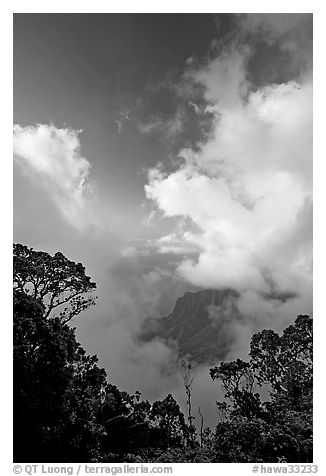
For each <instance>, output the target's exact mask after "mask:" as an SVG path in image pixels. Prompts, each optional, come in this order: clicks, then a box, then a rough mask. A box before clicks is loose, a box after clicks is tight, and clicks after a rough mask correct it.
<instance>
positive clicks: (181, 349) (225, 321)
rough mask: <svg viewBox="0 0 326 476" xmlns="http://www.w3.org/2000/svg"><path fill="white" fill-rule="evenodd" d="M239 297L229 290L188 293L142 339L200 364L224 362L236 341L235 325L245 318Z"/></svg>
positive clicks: (153, 322) (147, 327)
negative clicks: (173, 347) (156, 341)
mask: <svg viewBox="0 0 326 476" xmlns="http://www.w3.org/2000/svg"><path fill="white" fill-rule="evenodd" d="M238 296H239V295H238V293H237V292H236V291H235V290H233V289H229V288H226V289H222V290H215V289H205V290H200V291H196V292H189V291H187V292H185V293H184V295H183V296H182V297H179V298H178V299H177V301H176V303H175V306H174V308H173V310H172V312H171V313H170V314H169V315H167V316H164V317H162V318H159V319H149V320H147V321H146V322H145V325H144V327H143V330H142V334H141V338H142V339H143V340H145V341H150V340H153V339H155V338H159V339H162V340H163V341H164V342H166V343H167V344H168V345H169V344H174V345H176V347H177V350H178V356H179V358H187V359H188V360H189V361H193V362H197V363H199V364H202V363H213V362H214V361H217V360H221V359H223V358H224V357H225V356H226V355H227V353H228V352H229V350H230V347H231V344H232V341H233V339H234V337H233V333H232V326H231V323H232V322H233V321H234V320H239V319H240V318H241V315H240V313H239V310H238V308H237V304H236V303H237V298H238Z"/></svg>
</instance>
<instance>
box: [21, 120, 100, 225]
mask: <svg viewBox="0 0 326 476" xmlns="http://www.w3.org/2000/svg"><path fill="white" fill-rule="evenodd" d="M80 132H81V131H76V130H74V129H60V128H57V127H55V126H54V125H47V124H38V125H36V126H26V127H22V126H20V125H15V126H14V157H15V162H16V163H17V164H18V166H19V167H20V168H22V170H23V171H24V172H25V173H27V174H28V175H29V176H30V177H31V178H32V179H33V180H34V181H35V183H36V184H38V185H40V186H41V187H42V188H43V189H44V190H46V191H47V193H48V194H49V196H50V197H51V199H52V201H53V202H54V203H55V205H56V206H57V207H58V209H59V211H60V212H61V214H62V216H63V217H64V218H65V220H66V221H67V222H68V223H69V224H70V225H72V226H73V227H75V228H77V229H83V228H85V227H86V226H88V225H91V224H94V222H95V217H94V214H93V213H92V212H91V210H90V209H89V202H90V200H91V197H92V188H91V183H90V181H89V172H90V168H91V164H90V162H89V161H88V160H87V159H86V158H85V157H83V156H82V155H81V153H80V141H79V134H80Z"/></svg>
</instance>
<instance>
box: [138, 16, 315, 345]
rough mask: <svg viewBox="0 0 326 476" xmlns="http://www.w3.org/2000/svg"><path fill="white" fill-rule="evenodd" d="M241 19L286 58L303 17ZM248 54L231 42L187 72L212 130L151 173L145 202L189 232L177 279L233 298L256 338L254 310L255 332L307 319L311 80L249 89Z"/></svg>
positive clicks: (181, 239)
mask: <svg viewBox="0 0 326 476" xmlns="http://www.w3.org/2000/svg"><path fill="white" fill-rule="evenodd" d="M249 19H250V21H251V23H250V25H248V23H247V24H246V25H245V26H246V27H247V28H249V27H250V28H252V30H255V31H256V30H257V28H258V25H260V27H261V28H267V27H268V29H269V31H270V32H271V35H272V33H273V38H275V41H276V38H277V41H280V42H283V43H281V44H282V45H283V46H284V48H285V49H287V51H288V52H290V53H291V52H292V50H291V49H289V47H288V41H289V38H290V36H289V35H290V33H291V35H292V34H294V33H293V31H295V32H296V33H297V28H298V25H299V24H300V25H301V23H300V22H301V21H302V18H301V17H300V18H299V20H300V21H299V23H298V21H297V20H298V19H297V18H296V17H295V18H292V17H291V18H286V19H285V20H286V21H285V20H284V19H283V20H284V21H283V22H281V21H279V20H280V19H279V17H277V18H274V17H273V18H272V17H267V19H268V22H267V19H266V18H265V17H264V18H262V17H259V19H255V18H252V17H251V16H249ZM291 38H294V36H291ZM298 41H299V40H298ZM296 53H297V51H294V50H293V55H294V56H295V55H296ZM252 55H253V49H252V48H251V47H246V46H245V45H242V46H241V48H240V47H239V46H237V45H236V43H235V42H234V43H233V44H232V45H231V46H230V47H229V48H226V49H224V50H223V51H222V52H221V51H220V52H219V54H218V56H216V57H214V58H213V59H209V60H208V61H207V62H206V63H205V64H203V65H201V66H199V67H197V68H196V69H195V68H192V69H191V71H190V72H189V73H188V78H189V77H192V80H193V82H194V83H195V84H196V85H197V86H200V87H201V88H202V89H203V94H204V98H205V100H206V103H207V109H208V110H209V111H210V113H211V114H213V115H214V122H213V123H214V127H213V129H212V131H211V133H210V134H209V136H208V138H207V139H206V140H205V141H202V142H200V143H197V147H193V148H189V147H188V148H187V149H183V150H181V151H180V152H179V156H180V157H181V159H180V161H179V163H178V164H177V166H176V168H175V169H174V170H172V171H171V170H163V169H162V167H156V168H153V169H152V170H150V171H149V174H148V183H147V185H146V186H145V193H146V196H147V198H148V199H149V200H151V201H152V203H153V204H154V205H155V207H156V208H157V209H158V210H160V211H161V213H162V214H163V216H165V217H183V218H188V219H190V220H191V221H192V222H193V224H194V225H195V226H196V227H197V231H193V230H192V231H191V230H185V231H184V233H183V234H182V236H180V233H179V235H178V240H179V244H178V246H179V248H180V250H181V253H180V255H181V257H182V262H181V264H180V265H179V266H178V268H177V272H178V273H179V275H180V276H181V277H182V278H184V279H186V280H187V281H188V282H189V283H191V284H192V285H196V286H201V287H202V288H225V287H231V288H233V289H236V290H237V291H239V292H240V293H241V296H242V301H241V304H242V305H243V312H244V314H245V315H246V316H248V319H249V320H248V322H250V323H251V324H252V329H255V322H256V318H257V316H256V314H257V312H256V311H255V306H256V308H257V309H259V310H260V311H261V312H262V315H260V321H261V322H260V323H261V325H263V324H266V322H268V319H273V318H275V319H282V318H281V315H282V312H283V313H284V316H285V317H284V318H283V323H284V319H285V320H286V319H287V318H288V317H287V316H288V314H289V312H292V313H293V314H294V315H295V313H298V312H311V310H312V299H311V286H312V269H311V268H312V264H311V263H312V236H311V234H312V226H311V225H312V223H311V219H312V218H311V217H312V81H311V71H310V69H309V67H310V66H309V63H306V66H305V67H306V69H305V71H304V74H301V76H300V77H298V76H296V77H295V79H291V80H289V81H286V82H283V83H270V84H264V85H260V86H259V87H257V85H255V87H253V85H252V84H251V82H250V80H249V75H248V67H249V66H248V65H249V60H250V58H251V56H252ZM171 236H173V234H172V235H171ZM182 242H183V246H182ZM189 246H193V247H194V248H196V247H197V249H199V250H200V251H199V252H197V256H196V257H195V258H194V257H187V258H185V257H184V253H183V250H184V249H185V248H187V247H189ZM282 295H283V296H291V299H285V300H282V299H281V298H280V296H282ZM273 296H274V297H275V296H278V297H277V298H275V299H274V297H273ZM294 296H295V297H294ZM298 296H300V297H298ZM250 303H251V304H252V305H250ZM294 315H292V319H293V317H294ZM268 316H269V317H268ZM265 317H266V319H265ZM251 324H250V325H251ZM247 327H248V326H247ZM241 332H242V330H241ZM241 332H240V334H241ZM242 334H243V332H242ZM239 345H240V344H239Z"/></svg>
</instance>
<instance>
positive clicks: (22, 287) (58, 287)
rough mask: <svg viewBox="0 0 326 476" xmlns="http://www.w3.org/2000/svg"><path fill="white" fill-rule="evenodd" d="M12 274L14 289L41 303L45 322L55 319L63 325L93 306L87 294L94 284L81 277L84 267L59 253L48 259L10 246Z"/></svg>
mask: <svg viewBox="0 0 326 476" xmlns="http://www.w3.org/2000/svg"><path fill="white" fill-rule="evenodd" d="M13 274H14V276H13V277H14V289H16V290H19V291H21V292H24V293H27V294H29V295H30V296H32V297H33V298H34V299H35V300H37V301H39V302H42V303H43V306H44V316H45V317H46V318H48V317H50V315H51V317H54V316H57V317H58V318H59V319H60V321H61V322H62V323H66V322H68V321H70V320H71V319H72V318H73V317H74V316H76V315H78V314H79V313H80V312H81V311H83V310H85V309H87V308H88V307H89V306H91V305H93V304H94V303H95V297H94V296H93V295H91V294H89V293H91V292H92V291H93V290H94V289H95V288H96V284H95V283H94V282H92V281H91V278H90V277H89V276H87V275H86V274H85V268H84V266H83V265H82V264H81V263H74V262H73V261H70V260H69V259H68V258H66V257H65V256H64V255H63V254H62V253H60V252H58V253H55V254H54V256H51V255H50V254H49V253H46V252H44V251H35V250H33V248H28V247H27V246H24V245H21V244H14V260H13ZM54 310H55V312H53V311H54ZM57 311H59V313H58V314H56V312H57Z"/></svg>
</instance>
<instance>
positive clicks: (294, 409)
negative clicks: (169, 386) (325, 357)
mask: <svg viewBox="0 0 326 476" xmlns="http://www.w3.org/2000/svg"><path fill="white" fill-rule="evenodd" d="M249 357H250V359H249V361H248V362H244V361H242V360H240V359H237V360H235V361H232V362H227V363H224V362H222V363H221V364H220V365H219V366H217V367H214V368H212V369H210V375H211V377H212V379H213V380H220V381H221V382H222V387H223V389H224V392H225V397H226V399H227V400H228V401H229V402H230V403H231V409H230V411H228V412H227V418H226V419H225V418H224V419H223V420H222V421H221V422H220V423H219V424H218V425H217V427H216V431H215V434H214V438H213V442H212V447H213V448H214V450H213V456H212V461H215V462H249V461H251V462H252V461H256V462H260V461H261V462H277V461H280V460H282V461H285V462H309V461H312V319H311V318H310V317H309V316H302V315H299V316H298V317H297V318H296V320H295V322H294V324H293V325H291V326H289V327H287V328H286V329H285V330H284V331H283V334H282V335H279V334H277V333H276V332H275V331H273V330H266V329H265V330H263V331H261V332H259V333H257V334H254V335H253V337H252V339H251V343H250V354H249ZM263 385H267V387H268V389H269V395H270V398H269V399H268V400H267V401H265V402H264V403H261V397H260V395H259V393H258V392H256V393H255V392H254V390H255V388H256V387H259V386H263ZM218 406H219V408H222V406H223V409H224V408H226V407H228V406H227V405H226V403H225V404H224V405H223V403H219V404H218Z"/></svg>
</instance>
